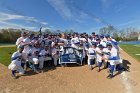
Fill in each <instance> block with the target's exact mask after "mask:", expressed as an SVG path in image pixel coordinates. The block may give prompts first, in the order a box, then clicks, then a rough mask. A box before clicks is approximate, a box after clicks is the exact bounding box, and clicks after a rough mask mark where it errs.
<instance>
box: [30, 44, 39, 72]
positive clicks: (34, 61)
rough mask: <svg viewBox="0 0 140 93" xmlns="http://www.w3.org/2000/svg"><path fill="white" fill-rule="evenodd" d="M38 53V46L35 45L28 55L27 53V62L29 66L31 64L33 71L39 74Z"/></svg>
mask: <svg viewBox="0 0 140 93" xmlns="http://www.w3.org/2000/svg"><path fill="white" fill-rule="evenodd" d="M39 53H40V45H39V44H36V45H35V47H33V48H31V49H30V50H29V53H28V60H29V62H31V64H33V70H34V72H36V73H39V71H38V64H39V62H40V60H39V57H40V55H39Z"/></svg>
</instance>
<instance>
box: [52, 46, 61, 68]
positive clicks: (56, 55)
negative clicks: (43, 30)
mask: <svg viewBox="0 0 140 93" xmlns="http://www.w3.org/2000/svg"><path fill="white" fill-rule="evenodd" d="M52 58H53V61H54V65H55V66H57V61H58V59H59V49H58V44H55V45H54V46H53V48H52Z"/></svg>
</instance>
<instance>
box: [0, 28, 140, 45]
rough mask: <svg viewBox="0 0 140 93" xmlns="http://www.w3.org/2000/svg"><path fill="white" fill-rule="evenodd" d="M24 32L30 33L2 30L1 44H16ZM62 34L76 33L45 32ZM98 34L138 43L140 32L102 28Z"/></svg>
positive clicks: (0, 30)
mask: <svg viewBox="0 0 140 93" xmlns="http://www.w3.org/2000/svg"><path fill="white" fill-rule="evenodd" d="M23 31H25V32H28V31H29V30H26V29H13V28H8V29H0V43H15V42H16V40H17V38H19V37H20V33H21V32H23ZM30 32H34V31H30ZM61 32H63V33H66V34H69V33H74V32H75V31H73V30H65V31H61V30H56V31H52V30H50V29H46V30H45V31H43V33H48V34H56V33H61ZM85 32H86V31H85ZM95 32H96V31H95ZM34 33H39V31H36V32H34ZM98 33H99V34H103V35H105V34H109V35H110V36H112V37H113V38H115V39H116V40H117V41H137V40H138V36H139V34H140V31H139V30H138V29H136V28H133V27H129V28H125V29H121V30H118V29H116V28H115V27H113V26H106V27H102V28H100V29H99V30H98Z"/></svg>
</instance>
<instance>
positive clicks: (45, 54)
mask: <svg viewBox="0 0 140 93" xmlns="http://www.w3.org/2000/svg"><path fill="white" fill-rule="evenodd" d="M48 49H49V46H45V49H43V50H41V52H40V62H39V68H40V69H42V68H43V67H44V66H46V65H45V64H47V65H48V66H52V65H53V62H52V57H51V54H49V51H48Z"/></svg>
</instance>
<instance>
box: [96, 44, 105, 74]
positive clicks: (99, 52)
mask: <svg viewBox="0 0 140 93" xmlns="http://www.w3.org/2000/svg"><path fill="white" fill-rule="evenodd" d="M96 56H97V62H98V70H97V71H98V72H100V67H101V66H102V59H103V56H104V52H103V45H101V44H100V45H98V47H97V48H96Z"/></svg>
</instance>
